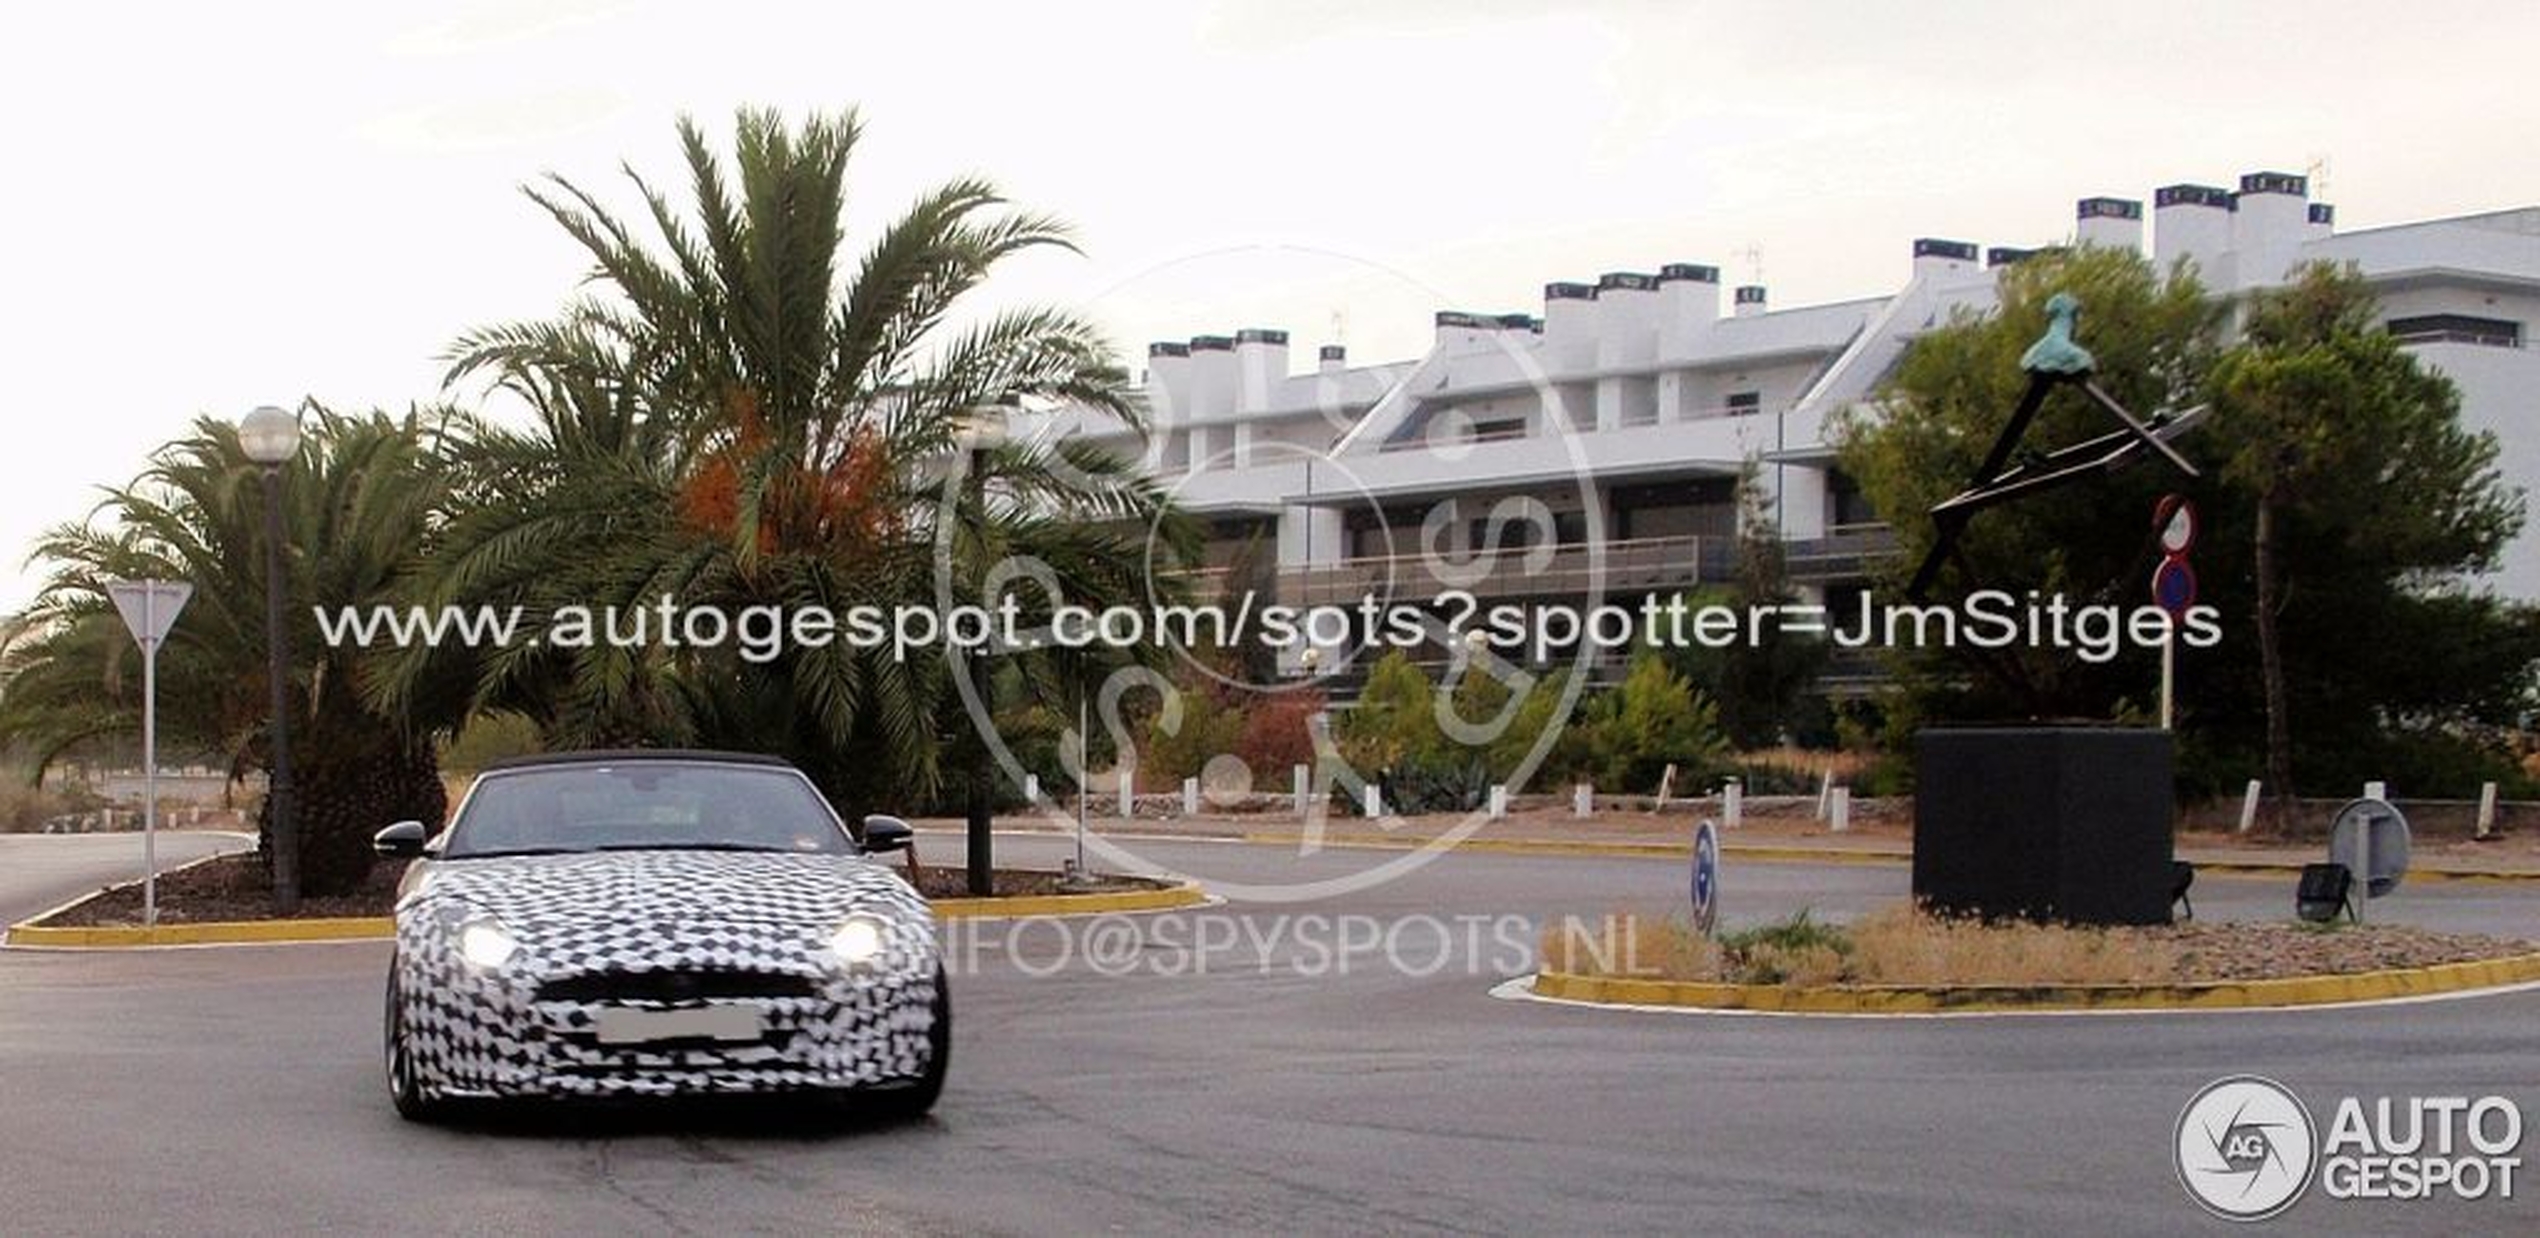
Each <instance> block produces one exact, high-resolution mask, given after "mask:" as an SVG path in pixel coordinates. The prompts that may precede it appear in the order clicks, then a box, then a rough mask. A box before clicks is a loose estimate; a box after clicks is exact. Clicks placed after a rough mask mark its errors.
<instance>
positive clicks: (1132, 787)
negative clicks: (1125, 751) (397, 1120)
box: [1120, 765, 1138, 821]
mask: <svg viewBox="0 0 2540 1238" xmlns="http://www.w3.org/2000/svg"><path fill="white" fill-rule="evenodd" d="M1137 815H1138V773H1137V771H1136V770H1133V769H1130V768H1129V767H1128V766H1125V765H1124V766H1121V767H1120V819H1121V820H1123V821H1126V820H1129V819H1131V818H1134V817H1136V816H1137Z"/></svg>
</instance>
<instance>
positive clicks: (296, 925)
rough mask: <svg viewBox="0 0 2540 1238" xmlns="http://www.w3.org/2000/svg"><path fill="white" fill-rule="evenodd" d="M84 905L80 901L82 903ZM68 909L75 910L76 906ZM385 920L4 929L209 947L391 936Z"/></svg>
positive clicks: (24, 936)
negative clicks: (153, 926) (155, 926)
mask: <svg viewBox="0 0 2540 1238" xmlns="http://www.w3.org/2000/svg"><path fill="white" fill-rule="evenodd" d="M82 901H85V900H82ZM72 906H78V904H77V903H74V904H72ZM396 932H397V922H396V921H395V920H392V919H390V918H388V917H387V916H339V917H335V918H332V919H309V920H206V921H203V922H201V923H199V924H161V925H159V926H158V927H157V928H122V927H116V926H111V925H96V926H90V927H86V928H54V927H48V926H46V925H42V924H38V923H35V922H33V921H28V922H25V923H20V924H12V925H10V926H9V944H10V945H12V946H93V947H114V946H208V945H238V944H244V943H250V942H280V941H364V940H368V939H372V938H385V937H391V936H394V935H395V934H396Z"/></svg>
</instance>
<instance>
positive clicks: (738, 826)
mask: <svg viewBox="0 0 2540 1238" xmlns="http://www.w3.org/2000/svg"><path fill="white" fill-rule="evenodd" d="M855 849H856V848H855V844H854V843H852V842H851V841H849V840H848V838H847V834H846V831H845V830H844V829H842V828H841V827H840V826H839V824H838V818H837V817H836V816H835V815H833V814H831V812H830V811H829V806H828V804H827V803H826V802H824V801H823V800H822V799H821V798H820V793H819V792H817V791H815V790H813V789H812V785H811V783H810V781H809V780H808V779H805V778H804V777H803V776H802V775H801V774H799V773H796V772H795V771H793V770H791V769H784V768H778V767H766V766H747V765H716V764H708V763H703V762H682V761H628V762H625V763H622V764H613V765H598V764H593V765H559V766H555V767H552V768H544V767H542V768H532V769H521V770H509V771H505V772H502V773H497V774H489V775H487V776H486V777H485V778H484V779H483V780H482V781H480V782H478V783H477V784H476V790H475V793H474V794H472V795H470V796H469V797H468V799H467V803H466V805H465V806H464V807H462V808H461V809H460V810H459V817H458V820H457V821H456V822H454V823H452V825H451V827H450V841H449V845H448V847H447V848H446V849H445V850H444V851H443V852H442V855H443V856H444V857H446V858H452V859H458V858H465V857H467V856H485V855H538V854H546V853H552V852H569V851H620V850H624V851H634V850H697V851H792V852H806V853H817V854H832V855H846V854H853V853H854V851H855Z"/></svg>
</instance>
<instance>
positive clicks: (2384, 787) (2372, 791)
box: [2364, 782, 2390, 800]
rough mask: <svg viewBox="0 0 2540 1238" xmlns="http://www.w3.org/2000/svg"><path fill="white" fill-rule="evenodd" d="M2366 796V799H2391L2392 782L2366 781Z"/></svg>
mask: <svg viewBox="0 0 2540 1238" xmlns="http://www.w3.org/2000/svg"><path fill="white" fill-rule="evenodd" d="M2364 798H2365V799H2368V800H2387V799H2389V798H2390V784H2389V783H2386V782H2367V783H2365V784H2364Z"/></svg>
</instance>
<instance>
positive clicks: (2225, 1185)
mask: <svg viewBox="0 0 2540 1238" xmlns="http://www.w3.org/2000/svg"><path fill="white" fill-rule="evenodd" d="M2318 1147H2319V1132H2318V1130H2317V1128H2315V1127H2313V1126H2312V1125H2311V1111H2310V1110H2309V1109H2306V1108H2304V1107H2303V1105H2302V1099H2301V1098H2300V1097H2298V1096H2295V1095H2294V1094H2293V1092H2292V1090H2291V1089H2289V1088H2287V1087H2285V1086H2284V1085H2283V1084H2280V1083H2277V1082H2276V1081H2274V1080H2272V1079H2263V1078H2260V1077H2258V1076H2256V1075H2233V1076H2231V1077H2229V1078H2225V1079H2218V1080H2215V1081H2214V1082H2212V1083H2209V1084H2206V1085H2205V1088H2204V1090H2202V1091H2200V1092H2198V1093H2196V1097H2195V1099H2193V1100H2190V1101H2188V1102H2187V1108H2186V1109H2184V1110H2181V1111H2180V1112H2179V1115H2178V1131H2177V1138H2176V1139H2175V1140H2174V1141H2173V1146H2172V1148H2171V1156H2172V1158H2173V1160H2174V1161H2175V1163H2176V1165H2177V1167H2178V1181H2179V1185H2180V1186H2183V1187H2185V1188H2187V1195H2188V1198H2190V1199H2193V1200H2195V1201H2196V1202H2197V1203H2198V1204H2199V1205H2201V1206H2203V1207H2204V1209H2205V1211H2207V1212H2210V1213H2213V1214H2214V1215H2215V1216H2218V1217H2221V1218H2223V1219H2224V1220H2226V1221H2263V1220H2265V1219H2267V1218H2268V1217H2271V1216H2275V1215H2276V1214H2278V1213H2281V1212H2283V1211H2284V1210H2285V1209H2287V1208H2290V1207H2292V1206H2293V1205H2294V1203H2295V1202H2296V1201H2298V1200H2300V1199H2301V1198H2302V1192H2303V1191H2305V1190H2307V1189H2309V1187H2310V1185H2311V1175H2312V1170H2313V1167H2314V1165H2315V1163H2316V1157H2315V1156H2314V1155H2313V1154H2314V1152H2315V1151H2316V1149H2317V1148H2318Z"/></svg>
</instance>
